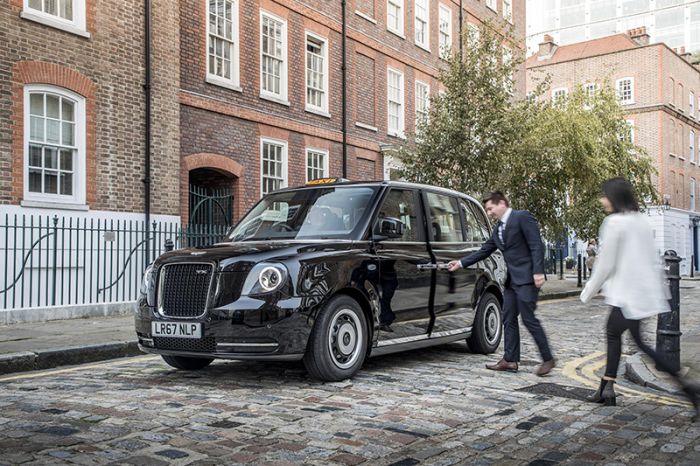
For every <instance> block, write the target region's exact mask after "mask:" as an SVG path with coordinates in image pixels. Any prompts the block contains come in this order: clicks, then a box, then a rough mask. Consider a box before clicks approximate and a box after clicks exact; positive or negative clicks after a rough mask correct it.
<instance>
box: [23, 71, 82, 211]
mask: <svg viewBox="0 0 700 466" xmlns="http://www.w3.org/2000/svg"><path fill="white" fill-rule="evenodd" d="M24 199H25V200H27V201H44V202H60V203H71V204H85V99H84V98H83V97H81V96H80V95H78V94H76V93H74V92H71V91H68V90H66V89H63V88H60V87H55V86H48V85H39V84H32V85H26V86H25V87H24Z"/></svg>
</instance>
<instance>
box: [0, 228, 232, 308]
mask: <svg viewBox="0 0 700 466" xmlns="http://www.w3.org/2000/svg"><path fill="white" fill-rule="evenodd" d="M228 228H229V227H228V226H224V225H188V226H182V225H180V224H178V223H175V222H153V223H152V224H151V225H150V228H146V224H145V222H143V221H134V220H112V219H86V218H69V217H64V218H59V217H58V216H57V215H55V216H53V217H50V216H30V215H22V216H19V215H14V216H10V215H5V217H4V219H0V254H2V257H3V258H4V260H3V261H2V263H0V309H22V308H28V307H49V306H65V305H80V304H97V303H116V302H128V301H134V300H136V299H137V298H138V293H139V288H140V284H141V277H142V274H143V271H144V269H145V268H146V266H147V265H148V264H149V263H151V262H152V261H153V260H155V258H156V257H157V256H158V255H159V254H161V253H162V252H164V251H165V249H166V248H165V246H166V241H167V240H170V241H172V242H173V243H174V247H175V248H182V247H192V246H204V245H207V244H213V243H217V242H221V241H225V238H226V232H227V230H228ZM148 241H150V250H151V257H146V248H145V244H146V242H148Z"/></svg>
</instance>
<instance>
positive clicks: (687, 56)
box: [678, 46, 692, 63]
mask: <svg viewBox="0 0 700 466" xmlns="http://www.w3.org/2000/svg"><path fill="white" fill-rule="evenodd" d="M678 55H680V57H681V58H682V59H683V60H685V61H687V62H688V63H690V62H691V58H692V54H691V53H690V52H686V51H685V46H684V47H681V49H680V50H679V51H678Z"/></svg>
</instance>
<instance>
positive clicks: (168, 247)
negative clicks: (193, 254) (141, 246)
mask: <svg viewBox="0 0 700 466" xmlns="http://www.w3.org/2000/svg"><path fill="white" fill-rule="evenodd" d="M174 247H175V243H173V240H171V239H166V240H165V251H166V252H167V251H172V250H173V248H174Z"/></svg>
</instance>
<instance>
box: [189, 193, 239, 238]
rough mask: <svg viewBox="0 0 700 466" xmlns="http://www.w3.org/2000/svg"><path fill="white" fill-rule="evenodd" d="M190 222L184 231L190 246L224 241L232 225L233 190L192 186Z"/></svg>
mask: <svg viewBox="0 0 700 466" xmlns="http://www.w3.org/2000/svg"><path fill="white" fill-rule="evenodd" d="M189 196H190V222H189V225H187V227H186V228H185V229H184V230H185V235H186V236H187V245H188V246H204V245H206V244H211V243H215V242H218V241H223V238H224V237H225V234H222V232H225V231H226V230H227V228H228V227H230V226H231V225H232V219H233V191H232V190H231V188H206V187H203V186H197V185H194V184H190V192H189Z"/></svg>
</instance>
